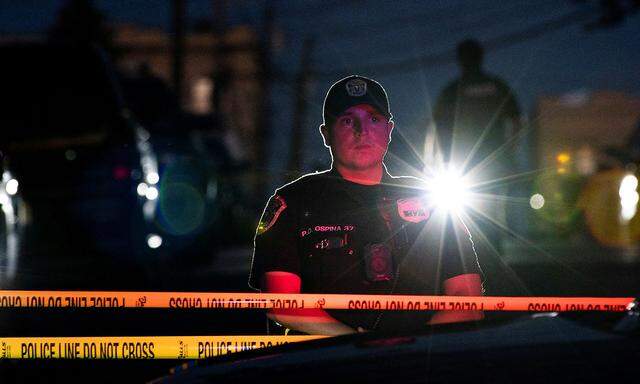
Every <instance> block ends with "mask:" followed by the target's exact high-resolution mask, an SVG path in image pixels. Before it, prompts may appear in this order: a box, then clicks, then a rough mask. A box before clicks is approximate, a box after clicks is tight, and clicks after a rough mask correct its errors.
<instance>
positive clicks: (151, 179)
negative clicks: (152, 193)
mask: <svg viewBox="0 0 640 384" xmlns="http://www.w3.org/2000/svg"><path fill="white" fill-rule="evenodd" d="M146 179H147V183H149V184H151V185H153V184H157V183H158V181H160V175H158V172H149V173H147V177H146Z"/></svg>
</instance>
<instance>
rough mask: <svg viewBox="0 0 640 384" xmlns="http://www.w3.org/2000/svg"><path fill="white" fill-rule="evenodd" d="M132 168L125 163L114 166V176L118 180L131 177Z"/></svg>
mask: <svg viewBox="0 0 640 384" xmlns="http://www.w3.org/2000/svg"><path fill="white" fill-rule="evenodd" d="M130 174H131V170H130V169H129V168H127V167H125V166H124V165H118V166H116V167H115V168H113V178H114V179H116V180H125V179H128V178H129V175H130Z"/></svg>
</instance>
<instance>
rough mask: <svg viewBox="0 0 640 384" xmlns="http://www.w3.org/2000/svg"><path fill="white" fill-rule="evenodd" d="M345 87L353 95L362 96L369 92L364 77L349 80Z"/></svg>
mask: <svg viewBox="0 0 640 384" xmlns="http://www.w3.org/2000/svg"><path fill="white" fill-rule="evenodd" d="M345 87H346V88H347V93H348V94H349V96H351V97H360V96H364V95H365V93H367V83H366V82H365V81H364V80H362V79H353V80H349V81H347V84H345Z"/></svg>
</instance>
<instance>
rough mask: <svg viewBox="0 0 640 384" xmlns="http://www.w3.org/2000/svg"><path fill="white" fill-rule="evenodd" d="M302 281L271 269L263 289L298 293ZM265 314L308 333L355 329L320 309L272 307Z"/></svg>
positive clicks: (334, 334) (338, 333)
mask: <svg viewBox="0 0 640 384" xmlns="http://www.w3.org/2000/svg"><path fill="white" fill-rule="evenodd" d="M301 286H302V281H301V280H300V277H299V276H298V275H296V274H294V273H290V272H282V271H271V272H266V273H265V276H264V291H265V292H268V293H300V287H301ZM267 316H268V317H269V318H270V319H271V320H273V321H275V322H278V323H280V324H282V325H284V326H285V327H287V328H290V329H295V330H296V331H300V332H305V333H308V334H310V335H329V336H338V335H345V334H349V333H354V332H355V330H354V329H353V328H351V327H349V326H347V325H345V324H343V323H341V322H339V321H338V320H336V319H334V318H333V317H331V316H329V314H328V313H327V312H325V311H324V310H322V309H315V308H314V309H272V310H270V311H269V312H268V314H267Z"/></svg>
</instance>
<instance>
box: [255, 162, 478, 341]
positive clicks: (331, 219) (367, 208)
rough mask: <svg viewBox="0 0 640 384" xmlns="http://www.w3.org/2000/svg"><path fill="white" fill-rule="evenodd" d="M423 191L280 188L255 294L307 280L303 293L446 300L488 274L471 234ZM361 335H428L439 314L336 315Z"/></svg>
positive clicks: (408, 186)
mask: <svg viewBox="0 0 640 384" xmlns="http://www.w3.org/2000/svg"><path fill="white" fill-rule="evenodd" d="M422 183H423V182H422V181H421V180H419V179H415V178H410V177H391V176H389V175H388V174H386V173H385V175H384V176H383V179H382V182H381V183H380V184H379V185H373V186H368V185H360V184H356V183H352V182H349V181H346V180H344V179H343V178H342V177H341V176H340V175H339V173H338V172H337V171H335V170H329V171H325V172H322V173H316V174H309V175H306V176H304V177H302V178H300V179H298V180H297V181H295V182H293V183H290V184H287V185H286V186H284V187H282V188H280V189H278V190H277V191H276V192H275V194H274V195H273V196H272V197H271V199H270V200H269V203H268V204H267V207H266V208H265V212H264V213H263V217H262V219H261V221H260V225H259V228H258V231H257V234H256V238H255V250H254V257H253V262H252V268H251V275H250V281H249V283H250V285H251V286H252V287H254V288H256V289H260V287H261V279H262V277H263V276H264V273H265V272H269V271H284V272H291V273H294V274H296V275H298V276H300V278H301V281H302V293H348V294H413V295H437V294H442V292H441V290H440V287H441V286H442V282H443V281H445V280H446V279H448V278H451V277H453V276H457V275H460V274H466V273H480V270H479V266H478V262H477V258H476V255H475V252H474V250H473V245H472V242H471V240H470V237H469V235H468V232H467V231H466V229H465V228H464V226H463V225H456V224H454V223H453V222H452V220H450V219H447V216H446V215H444V214H442V213H440V212H439V211H438V210H437V209H435V208H434V207H432V206H430V205H429V201H428V198H427V197H426V195H425V191H424V189H423V187H424V185H423V184H422ZM328 312H329V313H330V315H331V316H333V317H335V318H336V319H337V320H339V321H341V322H343V323H345V324H347V325H350V326H352V327H358V326H360V327H363V328H365V329H378V330H384V329H410V328H420V327H424V326H425V324H426V322H427V320H428V319H429V318H430V316H431V315H432V313H431V312H426V311H424V312H409V311H406V312H403V311H393V312H391V311H384V312H381V311H360V310H358V311H351V310H328Z"/></svg>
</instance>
